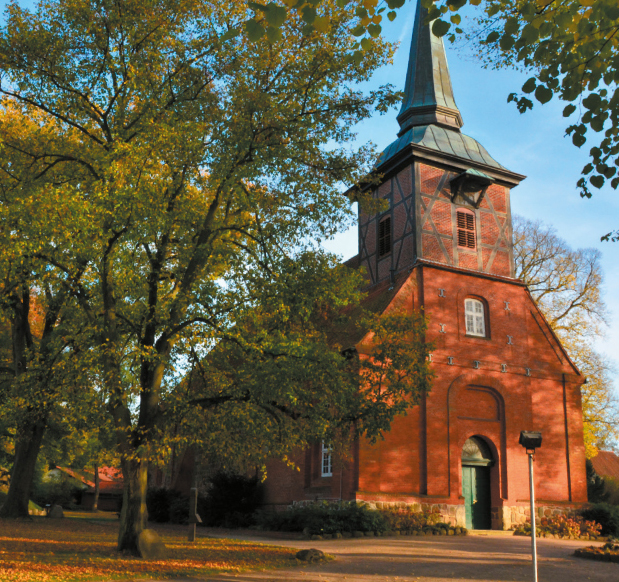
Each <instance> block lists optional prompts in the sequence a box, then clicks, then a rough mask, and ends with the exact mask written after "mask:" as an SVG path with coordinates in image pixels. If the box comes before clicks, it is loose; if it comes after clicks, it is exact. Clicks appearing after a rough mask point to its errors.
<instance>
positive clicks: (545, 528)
mask: <svg viewBox="0 0 619 582" xmlns="http://www.w3.org/2000/svg"><path fill="white" fill-rule="evenodd" d="M535 526H536V527H535V533H536V535H539V536H542V537H543V536H545V535H554V536H559V537H562V538H577V537H580V536H584V535H586V536H595V537H597V536H599V535H600V530H601V529H602V527H601V525H600V524H599V523H596V522H595V521H590V520H586V519H584V518H583V517H581V516H579V515H576V516H566V515H555V516H552V517H542V518H541V519H540V520H539V522H537V523H536V524H535ZM514 534H515V535H524V536H530V535H531V522H530V521H527V522H526V523H523V524H521V525H519V526H518V527H517V528H516V530H515V531H514Z"/></svg>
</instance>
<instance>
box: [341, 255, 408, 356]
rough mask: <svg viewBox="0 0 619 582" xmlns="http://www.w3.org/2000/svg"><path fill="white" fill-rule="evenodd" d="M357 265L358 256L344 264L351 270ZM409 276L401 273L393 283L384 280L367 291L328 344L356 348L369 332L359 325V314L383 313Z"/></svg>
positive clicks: (406, 273) (343, 347) (406, 272)
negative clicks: (343, 325)
mask: <svg viewBox="0 0 619 582" xmlns="http://www.w3.org/2000/svg"><path fill="white" fill-rule="evenodd" d="M358 263H359V260H358V255H357V256H355V257H353V258H352V259H349V260H348V261H346V262H345V264H346V265H348V266H349V267H351V268H358ZM410 276H411V274H410V272H408V271H401V272H400V273H398V274H397V275H396V276H395V279H394V280H393V281H390V280H389V279H386V280H384V281H381V282H380V283H378V284H377V285H374V286H373V287H372V288H371V289H369V291H368V292H367V295H366V297H365V298H364V299H363V301H362V302H361V304H360V305H359V307H357V308H356V309H355V310H354V311H353V312H349V313H347V314H346V315H347V316H348V325H347V326H345V327H342V328H339V329H338V330H337V331H335V332H334V333H332V334H330V336H329V341H330V343H331V344H337V345H339V346H340V347H341V348H342V349H343V350H347V349H351V348H356V347H357V345H358V344H359V342H361V340H363V338H364V337H365V336H366V335H367V333H368V331H369V330H368V329H366V328H365V327H363V326H362V325H360V324H359V316H360V315H361V313H362V312H369V313H373V314H376V315H382V314H383V313H385V311H386V310H387V309H388V307H389V306H390V305H391V304H392V303H393V301H394V299H395V297H396V295H397V294H398V292H399V291H400V289H402V287H403V286H404V284H405V283H406V282H407V281H408V279H409V278H410Z"/></svg>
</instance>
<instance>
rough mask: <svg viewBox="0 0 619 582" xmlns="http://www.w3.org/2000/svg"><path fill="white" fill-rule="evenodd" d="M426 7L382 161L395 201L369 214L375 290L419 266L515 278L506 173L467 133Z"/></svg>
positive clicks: (364, 221) (368, 256)
mask: <svg viewBox="0 0 619 582" xmlns="http://www.w3.org/2000/svg"><path fill="white" fill-rule="evenodd" d="M426 16H427V10H426V9H425V8H423V7H422V6H421V3H420V2H419V3H418V4H417V11H416V14H415V24H414V27H413V36H412V42H411V49H410V57H409V63H408V70H407V75H406V84H405V87H404V100H403V103H402V107H401V109H400V113H399V114H398V117H397V119H398V123H399V124H400V131H399V133H398V138H397V139H396V140H395V141H394V142H393V143H391V144H390V145H389V146H388V147H387V148H386V149H385V151H384V152H383V153H382V154H381V156H380V158H379V159H378V161H377V164H376V168H375V171H376V172H377V173H380V174H382V175H383V181H382V183H381V184H380V186H379V187H378V188H377V189H376V191H375V192H374V196H376V197H379V198H384V199H386V200H388V202H389V207H388V209H387V210H385V211H384V212H382V213H380V214H377V215H367V214H365V213H363V212H360V214H359V262H360V264H361V265H362V266H364V267H365V269H366V271H367V273H368V276H369V284H370V286H372V285H374V284H377V283H379V282H381V281H383V280H385V279H388V278H389V277H392V278H393V277H394V276H395V275H396V274H397V273H399V272H402V271H408V270H410V269H412V268H413V267H414V266H415V265H417V264H422V263H434V264H436V263H438V264H442V265H445V266H449V267H455V268H458V269H465V270H467V271H477V272H480V273H485V274H487V275H498V276H501V277H507V278H513V276H514V267H513V250H512V227H511V211H510V189H511V188H512V187H514V186H516V185H518V183H519V182H520V181H521V180H522V179H523V178H524V176H522V175H520V174H516V173H514V172H511V171H509V170H507V169H506V168H504V167H503V166H502V165H501V164H499V163H498V162H497V161H496V160H495V159H494V158H492V156H490V154H489V153H488V152H487V151H486V150H485V148H484V147H483V146H482V145H481V144H480V143H478V142H477V141H476V140H475V139H473V138H471V137H469V136H467V135H464V134H463V133H462V132H461V131H460V128H461V127H462V125H463V121H462V116H461V114H460V111H459V110H458V106H457V105H456V102H455V99H454V95H453V90H452V87H451V79H450V76H449V68H448V66H447V58H446V55H445V48H444V46H443V40H442V39H440V38H437V37H436V36H435V35H434V34H433V33H432V31H431V29H430V26H429V25H427V24H424V20H425V18H426Z"/></svg>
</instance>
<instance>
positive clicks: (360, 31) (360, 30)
mask: <svg viewBox="0 0 619 582" xmlns="http://www.w3.org/2000/svg"><path fill="white" fill-rule="evenodd" d="M350 33H351V34H352V35H353V36H363V35H364V34H365V26H361V25H359V26H355V28H353V29H352V30H351V31H350Z"/></svg>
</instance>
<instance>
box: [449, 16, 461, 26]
mask: <svg viewBox="0 0 619 582" xmlns="http://www.w3.org/2000/svg"><path fill="white" fill-rule="evenodd" d="M449 20H450V21H451V22H452V24H460V21H461V20H462V18H461V17H460V15H459V14H452V15H451V17H450V18H449Z"/></svg>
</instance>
